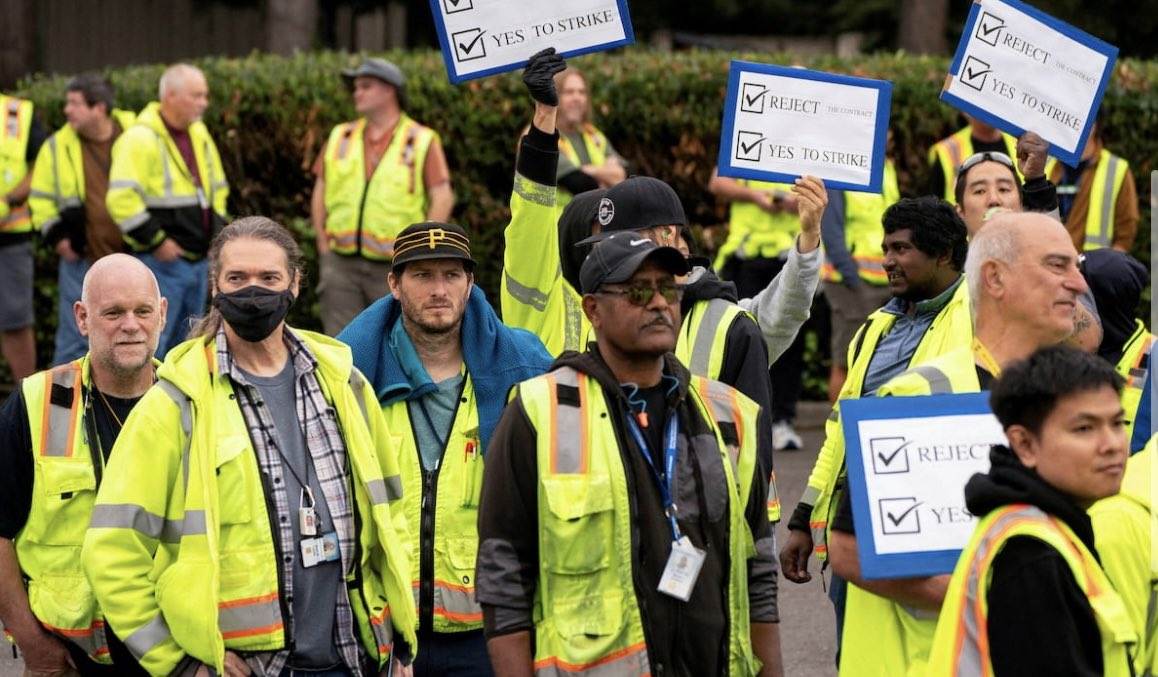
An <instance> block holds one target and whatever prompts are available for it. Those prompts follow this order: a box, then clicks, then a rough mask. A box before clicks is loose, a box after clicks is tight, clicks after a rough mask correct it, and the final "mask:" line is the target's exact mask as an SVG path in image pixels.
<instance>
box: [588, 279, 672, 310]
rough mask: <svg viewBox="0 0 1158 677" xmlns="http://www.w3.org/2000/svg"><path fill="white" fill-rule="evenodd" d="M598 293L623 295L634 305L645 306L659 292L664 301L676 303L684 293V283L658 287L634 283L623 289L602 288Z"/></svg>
mask: <svg viewBox="0 0 1158 677" xmlns="http://www.w3.org/2000/svg"><path fill="white" fill-rule="evenodd" d="M595 293H596V294H608V295H611V296H622V297H624V298H626V299H627V302H628V303H630V304H631V305H633V306H639V307H641V308H642V307H644V306H646V305H647V304H649V303H651V299H652V298H653V297H654V296H655V295H656V294H657V293H658V294H659V295H660V296H662V297H663V300H664V301H667V302H668V303H676V302H678V301H679V300H680V299H681V298H683V295H684V285H682V284H674V283H672V284H661V285H659V286H658V287H656V286H653V285H650V284H633V285H631V286H630V287H624V288H623V289H607V288H604V289H600V290H599V291H597V292H595Z"/></svg>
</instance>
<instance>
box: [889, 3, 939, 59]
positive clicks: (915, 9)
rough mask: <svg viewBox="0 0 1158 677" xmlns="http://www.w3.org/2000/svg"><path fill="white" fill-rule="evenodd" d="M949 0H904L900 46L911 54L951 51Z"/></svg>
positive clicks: (899, 34) (899, 36) (902, 4)
mask: <svg viewBox="0 0 1158 677" xmlns="http://www.w3.org/2000/svg"><path fill="white" fill-rule="evenodd" d="M948 19H949V0H901V25H900V30H899V31H898V36H897V42H898V45H897V46H898V47H900V48H901V49H903V50H905V51H906V52H908V53H910V54H947V53H948V52H949V44H948V42H946V40H945V28H946V22H947V21H948Z"/></svg>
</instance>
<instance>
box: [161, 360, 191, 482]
mask: <svg viewBox="0 0 1158 677" xmlns="http://www.w3.org/2000/svg"><path fill="white" fill-rule="evenodd" d="M156 386H157V387H158V388H160V389H161V391H162V392H164V393H165V394H166V395H168V396H169V399H171V400H173V403H174V404H176V405H177V409H178V410H180V412H181V432H182V433H183V434H184V435H185V448H184V449H183V450H182V451H181V477H182V479H183V481H184V484H185V488H188V487H189V449H190V447H191V446H192V444H193V405H192V404H191V403H190V402H189V398H188V397H186V396H185V393H184V391H182V390H181V389H180V388H178V387H177V386H176V385H174V384H173V382H172V381H167V380H165V379H164V378H159V379H157V383H156Z"/></svg>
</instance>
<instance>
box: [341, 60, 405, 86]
mask: <svg viewBox="0 0 1158 677" xmlns="http://www.w3.org/2000/svg"><path fill="white" fill-rule="evenodd" d="M362 76H367V77H371V78H378V79H379V80H381V81H382V82H385V83H386V84H388V85H394V86H395V87H397V88H399V89H402V88H403V87H404V86H405V85H406V76H405V75H403V74H402V70H401V69H400V68H398V66H395V65H394V64H392V63H390V62H389V61H387V60H385V59H366V60H365V61H363V62H362V63H361V64H360V65H359V66H358V67H357V68H354V69H347V70H344V71H342V77H344V78H346V79H347V80H353V79H354V78H358V77H362Z"/></svg>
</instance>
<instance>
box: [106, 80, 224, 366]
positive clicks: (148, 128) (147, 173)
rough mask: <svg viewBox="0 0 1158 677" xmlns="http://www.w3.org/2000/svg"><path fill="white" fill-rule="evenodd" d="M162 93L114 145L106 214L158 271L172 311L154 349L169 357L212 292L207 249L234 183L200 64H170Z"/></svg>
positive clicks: (142, 256) (129, 242)
mask: <svg viewBox="0 0 1158 677" xmlns="http://www.w3.org/2000/svg"><path fill="white" fill-rule="evenodd" d="M159 96H160V101H154V102H152V103H150V104H149V105H148V106H146V107H145V109H144V110H142V111H141V113H140V115H139V116H138V117H137V122H136V124H134V125H133V126H132V127H130V128H129V129H127V130H126V131H125V133H124V134H122V135H121V137H120V138H119V139H117V142H116V144H115V145H114V146H113V153H112V168H111V170H110V172H109V192H108V196H107V198H106V202H107V206H108V210H109V214H110V215H111V216H112V218H113V220H114V221H116V222H117V225H118V226H120V229H121V232H122V233H123V234H124V237H125V241H126V242H128V244H129V245H130V246H131V247H132V248H133V250H134V251H136V252H137V254H138V255H139V256H140V258H141V261H143V262H144V263H145V265H147V266H148V267H149V269H150V270H152V271H153V273H154V274H155V275H156V276H157V281H158V283H159V284H160V285H161V293H162V295H163V296H165V297H166V298H167V299H169V314H168V318H167V321H166V327H165V332H164V334H163V335H162V336H161V345H160V347H159V348H158V349H157V355H158V356H159V357H164V355H165V353H166V352H168V350H169V349H170V348H171V347H173V346H174V345H176V344H177V343H179V342H180V341H181V340H182V339H183V338H184V336H185V334H186V333H187V332H188V330H189V319H190V318H192V317H194V316H197V315H200V314H201V313H202V311H203V310H204V308H205V300H206V296H207V294H208V279H209V278H208V273H207V264H206V261H205V254H206V252H207V251H208V250H209V242H210V241H211V240H212V239H213V235H214V234H215V233H216V232H217V231H219V230H221V228H222V226H224V225H225V223H226V216H225V201H226V198H227V197H228V196H229V183H228V182H227V181H226V178H225V170H224V169H223V168H222V166H221V157H220V155H219V154H218V152H217V146H216V145H215V144H214V143H213V139H212V137H210V136H209V130H208V129H206V127H205V124H204V123H203V122H201V116H202V115H203V114H204V113H205V109H206V108H207V107H208V106H209V87H208V85H207V84H206V82H205V75H204V74H203V73H202V72H201V71H200V69H198V68H196V67H195V66H190V65H188V64H176V65H173V66H170V67H169V68H168V69H166V70H165V73H164V74H163V75H161V82H160V87H159Z"/></svg>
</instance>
